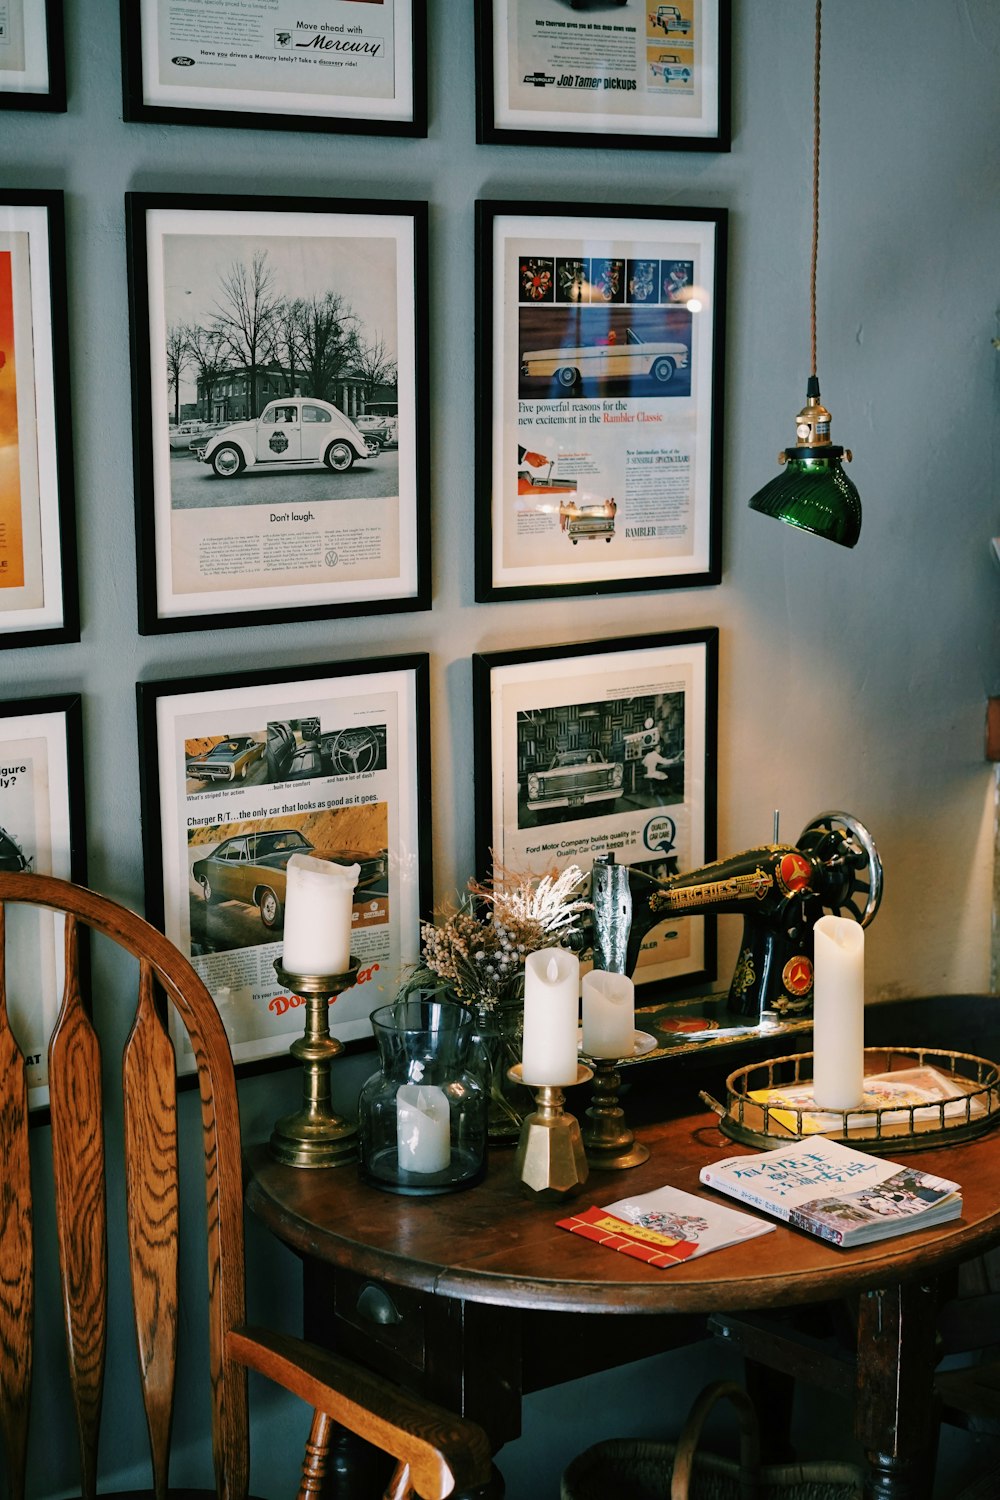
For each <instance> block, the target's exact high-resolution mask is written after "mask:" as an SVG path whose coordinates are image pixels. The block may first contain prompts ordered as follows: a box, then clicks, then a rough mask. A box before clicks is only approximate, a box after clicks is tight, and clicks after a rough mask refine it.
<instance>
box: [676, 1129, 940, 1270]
mask: <svg viewBox="0 0 1000 1500" xmlns="http://www.w3.org/2000/svg"><path fill="white" fill-rule="evenodd" d="M701 1181H702V1182H703V1183H705V1185H706V1186H707V1187H711V1188H715V1189H717V1191H719V1192H720V1193H727V1194H728V1195H729V1196H730V1197H732V1198H736V1199H738V1200H739V1201H740V1202H741V1203H745V1204H747V1205H748V1206H749V1207H752V1208H759V1209H762V1210H763V1211H764V1212H765V1213H769V1214H773V1215H774V1216H775V1217H776V1218H778V1219H782V1220H784V1222H785V1223H786V1224H792V1225H794V1226H795V1227H796V1228H798V1229H805V1230H808V1232H809V1233H810V1234H814V1235H816V1236H817V1237H818V1238H819V1239H822V1240H829V1242H830V1243H831V1244H833V1245H843V1246H849V1245H864V1244H867V1243H869V1242H870V1241H871V1240H881V1239H887V1238H888V1237H889V1236H890V1235H894V1234H910V1233H912V1232H913V1231H914V1230H917V1229H927V1228H929V1227H930V1226H931V1225H933V1224H943V1223H944V1222H945V1221H946V1220H947V1219H957V1218H958V1217H959V1216H960V1214H961V1212H962V1193H961V1189H960V1187H959V1185H958V1183H957V1182H950V1181H949V1180H948V1179H947V1178H945V1177H933V1176H931V1174H930V1173H929V1172H922V1171H921V1170H920V1168H919V1167H916V1166H904V1165H902V1164H901V1163H899V1162H895V1161H889V1160H887V1159H886V1158H885V1157H879V1156H870V1155H869V1154H868V1153H867V1152H865V1151H858V1150H856V1149H855V1148H854V1147H853V1146H844V1145H841V1143H840V1142H839V1141H830V1140H827V1139H826V1138H825V1137H824V1136H821V1135H817V1136H816V1137H814V1138H813V1139H812V1140H810V1141H796V1142H793V1143H791V1144H789V1145H787V1146H779V1147H778V1149H777V1150H775V1151H762V1152H759V1153H758V1154H757V1155H755V1156H753V1155H745V1156H727V1157H725V1158H724V1159H723V1160H721V1161H717V1162H713V1163H712V1164H711V1166H708V1167H702V1169H701Z"/></svg>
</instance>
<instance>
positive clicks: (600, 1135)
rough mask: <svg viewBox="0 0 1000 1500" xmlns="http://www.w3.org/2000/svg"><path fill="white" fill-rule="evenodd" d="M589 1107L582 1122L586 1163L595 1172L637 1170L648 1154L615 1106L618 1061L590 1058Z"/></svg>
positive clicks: (618, 1078) (619, 1078) (619, 1109)
mask: <svg viewBox="0 0 1000 1500" xmlns="http://www.w3.org/2000/svg"><path fill="white" fill-rule="evenodd" d="M591 1062H592V1063H593V1065H594V1093H593V1103H592V1104H591V1106H590V1108H589V1109H588V1110H587V1113H586V1116H585V1117H584V1122H583V1131H582V1135H583V1145H584V1150H585V1151H586V1153H587V1161H588V1163H589V1165H590V1166H591V1167H593V1168H594V1169H595V1170H596V1171H599V1172H608V1171H621V1170H622V1169H623V1168H625V1167H638V1166H640V1165H641V1164H642V1163H643V1162H644V1161H648V1160H649V1150H648V1148H647V1147H646V1146H642V1145H640V1144H639V1142H638V1141H637V1140H636V1138H635V1136H634V1135H633V1134H632V1132H631V1130H630V1129H629V1128H628V1126H627V1125H626V1123H625V1111H624V1110H623V1109H622V1107H621V1105H620V1104H619V1102H618V1090H619V1089H620V1088H621V1081H622V1080H621V1074H620V1073H619V1071H618V1058H616V1057H593V1058H591Z"/></svg>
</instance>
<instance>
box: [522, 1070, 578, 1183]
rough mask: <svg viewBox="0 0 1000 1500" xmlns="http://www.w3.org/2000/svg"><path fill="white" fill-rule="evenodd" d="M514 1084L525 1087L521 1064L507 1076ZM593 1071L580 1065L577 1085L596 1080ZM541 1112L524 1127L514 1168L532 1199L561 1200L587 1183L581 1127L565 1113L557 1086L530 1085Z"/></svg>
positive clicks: (564, 1098)
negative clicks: (592, 1079)
mask: <svg viewBox="0 0 1000 1500" xmlns="http://www.w3.org/2000/svg"><path fill="white" fill-rule="evenodd" d="M507 1076H508V1078H510V1079H512V1080H513V1082H514V1083H524V1077H523V1074H522V1071H521V1064H520V1063H516V1064H515V1065H514V1067H512V1068H511V1069H510V1070H509V1072H508V1074H507ZM593 1076H594V1075H593V1073H592V1071H591V1070H590V1068H587V1067H584V1065H583V1063H578V1064H577V1069H576V1079H575V1082H576V1083H586V1082H587V1080H588V1079H589V1078H593ZM528 1087H529V1088H530V1089H531V1090H532V1091H533V1093H534V1095H535V1103H536V1104H537V1106H538V1108H537V1109H536V1111H535V1112H534V1114H530V1115H527V1116H526V1117H525V1119H524V1121H523V1123H522V1125H521V1137H520V1140H519V1141H518V1144H517V1155H516V1156H515V1158H514V1167H515V1170H516V1172H517V1175H518V1177H519V1178H520V1180H521V1190H522V1192H523V1193H525V1194H526V1196H527V1197H529V1198H539V1199H542V1200H557V1201H558V1200H561V1199H563V1198H569V1197H571V1196H572V1195H573V1193H576V1192H579V1190H580V1188H582V1187H583V1184H584V1183H585V1182H586V1180H587V1176H588V1168H587V1157H586V1154H585V1153H584V1149H583V1139H582V1136H581V1133H580V1125H579V1122H578V1121H577V1119H576V1118H575V1116H573V1115H568V1114H566V1113H565V1112H564V1110H563V1104H564V1103H565V1102H566V1095H565V1094H564V1093H563V1090H562V1089H561V1088H560V1087H558V1086H557V1085H555V1084H549V1083H544V1084H538V1085H536V1084H529V1085H528Z"/></svg>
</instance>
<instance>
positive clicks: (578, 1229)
mask: <svg viewBox="0 0 1000 1500" xmlns="http://www.w3.org/2000/svg"><path fill="white" fill-rule="evenodd" d="M557 1227H558V1228H559V1229H568V1230H569V1231H570V1232H571V1233H572V1234H581V1235H583V1236H584V1238H585V1239H588V1240H595V1241H596V1242H597V1243H598V1244H599V1245H606V1246H607V1248H608V1249H609V1250H617V1251H618V1252H619V1254H621V1255H630V1256H631V1257H632V1258H633V1259H634V1260H643V1261H646V1263H647V1264H648V1265H652V1266H674V1265H677V1264H678V1263H679V1262H680V1261H683V1260H694V1258H695V1256H697V1255H707V1254H708V1252H709V1251H710V1250H723V1249H725V1247H726V1246H727V1245H735V1244H739V1243H741V1242H742V1241H743V1240H749V1239H754V1238H756V1236H757V1235H759V1234H767V1232H768V1230H771V1229H773V1228H774V1225H773V1224H765V1223H764V1222H763V1221H762V1220H761V1219H756V1218H754V1216H753V1215H752V1214H744V1213H740V1211H739V1210H738V1209H735V1208H723V1207H722V1206H721V1205H720V1204H718V1203H712V1202H710V1201H709V1200H708V1199H707V1198H696V1197H695V1195H694V1194H693V1193H685V1192H683V1191H682V1189H680V1188H673V1187H662V1188H656V1189H654V1191H653V1192H651V1193H639V1194H636V1195H635V1196H633V1197H631V1198H619V1199H618V1201H617V1202H615V1203H609V1204H608V1206H607V1207H606V1208H586V1209H583V1210H582V1212H580V1213H574V1214H570V1215H569V1217H568V1218H565V1219H560V1220H559V1221H558V1226H557Z"/></svg>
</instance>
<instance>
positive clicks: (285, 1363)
mask: <svg viewBox="0 0 1000 1500" xmlns="http://www.w3.org/2000/svg"><path fill="white" fill-rule="evenodd" d="M18 904H25V905H29V906H33V907H43V908H47V909H49V910H51V911H54V912H56V913H61V914H63V916H64V917H65V924H64V928H65V931H64V941H65V956H66V961H65V982H64V989H63V996H62V1003H61V1007H60V1010H59V1014H58V1017H57V1019H56V1022H55V1025H54V1027H53V1030H52V1033H51V1037H50V1039H49V1069H48V1072H49V1078H48V1083H49V1095H50V1104H49V1108H50V1119H51V1143H52V1171H53V1188H54V1193H55V1205H56V1234H57V1241H58V1262H59V1272H60V1281H61V1292H62V1310H63V1317H64V1325H65V1332H66V1340H67V1350H68V1357H69V1372H70V1387H71V1395H72V1404H73V1408H74V1417H75V1426H76V1435H77V1441H78V1444H79V1450H80V1470H81V1487H82V1493H83V1495H84V1496H86V1497H88V1500H89V1497H90V1496H93V1495H96V1494H97V1493H98V1438H99V1433H100V1424H101V1411H102V1402H103V1393H104V1383H105V1365H106V1359H107V1352H108V1299H107V1283H108V1266H109V1250H108V1214H107V1202H106V1199H107V1187H106V1174H105V1165H106V1145H105V1127H104V1084H103V1080H102V1068H101V1052H100V1042H99V1039H98V1034H97V1031H96V1029H95V1026H94V1024H93V1021H92V1019H91V1017H90V1015H89V1013H88V1010H87V1007H86V1006H85V1004H84V1002H83V997H82V987H81V980H80V958H79V935H78V934H79V925H80V924H81V923H82V924H83V925H84V926H86V927H89V928H90V929H92V930H93V931H95V932H97V933H100V934H102V935H103V936H104V937H106V938H108V939H110V940H111V941H112V942H113V943H115V944H117V945H118V947H120V948H122V949H124V950H125V951H126V952H127V953H129V954H131V955H132V957H133V958H134V959H135V960H136V961H137V963H138V1001H137V1004H136V1009H135V1015H134V1019H133V1021H132V1025H131V1030H130V1032H129V1035H128V1038H127V1040H126V1043H125V1047H124V1056H123V1064H122V1085H123V1144H124V1150H125V1200H126V1219H127V1234H128V1248H127V1256H128V1261H129V1268H130V1273H131V1286H132V1303H133V1314H134V1324H135V1334H136V1340H137V1349H138V1354H139V1377H140V1381H141V1387H142V1396H143V1404H144V1408H145V1412H146V1418H147V1426H148V1429H149V1439H150V1457H151V1466H152V1475H153V1492H155V1494H156V1496H157V1497H159V1500H162V1497H165V1496H166V1495H167V1494H168V1493H169V1490H168V1478H167V1472H168V1460H169V1438H170V1425H171V1417H172V1413H173V1405H174V1385H175V1380H176V1370H177V1342H178V1322H179V1318H178V1307H179V1298H180V1290H181V1288H180V1285H179V1271H178V1266H179V1257H178V1239H179V1221H180V1215H179V1203H180V1191H181V1186H182V1173H181V1171H180V1168H179V1162H178V1138H177V1136H178V1132H177V1085H176V1063H175V1056H174V1050H173V1044H172V1043H171V1041H170V1038H169V1035H168V1032H167V1028H166V1025H165V1023H164V1019H163V1016H162V1013H161V1005H160V1001H159V996H160V994H161V993H162V994H163V995H165V996H166V998H167V1000H168V1001H169V1003H170V1004H171V1005H172V1006H173V1007H174V1009H175V1011H176V1012H177V1014H178V1015H179V1016H180V1017H181V1019H182V1021H183V1024H184V1026H185V1028H186V1030H187V1034H188V1037H189V1038H190V1042H191V1046H192V1048H193V1051H194V1055H195V1060H196V1063H197V1071H198V1087H199V1095H200V1109H201V1138H202V1146H203V1158H204V1163H203V1165H204V1193H205V1207H206V1219H205V1242H206V1247H207V1257H208V1306H207V1308H206V1316H207V1319H208V1330H209V1332H208V1363H209V1389H210V1402H209V1409H210V1416H211V1436H212V1453H213V1464H214V1471H215V1472H214V1492H215V1493H216V1494H217V1495H218V1496H220V1497H226V1500H230V1497H231V1500H243V1497H245V1496H246V1494H247V1488H248V1475H249V1417H248V1407H247V1378H246V1369H247V1368H252V1369H255V1370H257V1371H259V1372H261V1373H262V1374H264V1375H266V1376H268V1377H269V1378H271V1379H273V1380H275V1381H277V1382H278V1383H279V1384H281V1385H283V1386H284V1387H285V1388H286V1389H288V1390H290V1391H292V1392H293V1393H295V1394H296V1395H298V1396H299V1397H301V1398H302V1399H303V1400H304V1401H305V1402H306V1403H307V1405H310V1406H312V1407H313V1408H314V1415H313V1423H312V1428H311V1431H310V1438H309V1443H308V1445H307V1449H306V1458H305V1461H304V1463H303V1474H302V1480H301V1487H300V1490H299V1493H300V1495H305V1494H306V1493H315V1492H316V1489H315V1486H316V1485H317V1484H318V1482H319V1480H320V1478H321V1476H322V1474H323V1471H324V1468H325V1464H326V1455H327V1450H328V1446H329V1441H330V1437H331V1423H332V1422H337V1423H339V1424H342V1425H343V1426H345V1427H347V1428H349V1429H350V1430H351V1431H353V1432H356V1433H358V1434H359V1435H361V1436H362V1437H365V1438H366V1439H367V1440H368V1441H370V1442H372V1443H374V1444H375V1445H376V1446H378V1447H380V1448H382V1449H383V1451H384V1452H386V1453H388V1454H391V1455H392V1456H393V1458H394V1459H395V1460H396V1472H395V1476H394V1481H393V1483H394V1486H395V1487H394V1488H393V1490H392V1493H393V1495H394V1496H398V1497H400V1500H405V1497H408V1496H417V1495H419V1496H422V1497H424V1500H444V1497H445V1496H447V1495H448V1494H450V1493H451V1491H452V1489H453V1488H454V1486H455V1484H456V1482H459V1483H463V1484H464V1483H476V1482H479V1481H481V1480H482V1479H483V1478H485V1476H487V1475H488V1473H489V1458H490V1455H489V1448H488V1444H487V1440H486V1437H485V1434H483V1433H482V1431H481V1430H480V1429H479V1428H477V1427H475V1426H474V1425H473V1424H471V1423H467V1422H463V1421H461V1420H460V1419H458V1418H457V1417H455V1416H453V1415H452V1414H451V1413H449V1412H447V1411H444V1410H443V1409H441V1408H438V1407H435V1406H432V1405H431V1404H430V1403H427V1402H424V1401H421V1400H418V1399H417V1398H414V1397H411V1396H408V1395H406V1394H405V1393H403V1392H402V1391H400V1390H399V1389H398V1387H396V1386H394V1385H392V1384H391V1383H390V1382H388V1381H385V1380H383V1379H381V1378H380V1377H378V1376H374V1375H371V1374H369V1373H368V1372H366V1371H364V1370H363V1369H361V1368H360V1367H359V1366H357V1365H355V1364H353V1363H351V1362H349V1361H346V1360H342V1359H338V1358H336V1357H334V1356H332V1355H329V1354H326V1353H325V1352H324V1351H322V1350H319V1349H316V1348H314V1347H313V1346H311V1345H308V1344H305V1343H303V1342H302V1341H300V1340H297V1339H291V1338H288V1337H285V1336H283V1335H278V1334H272V1333H269V1332H267V1331H265V1330H260V1329H249V1328H247V1327H246V1326H245V1268H244V1238H243V1184H242V1160H241V1149H240V1122H239V1105H238V1099H237V1092H236V1081H235V1075H234V1071H233V1062H232V1054H231V1052H230V1048H229V1042H228V1039H227V1036H226V1032H225V1028H224V1026H223V1024H222V1021H221V1018H220V1016H219V1013H218V1010H217V1009H216V1006H215V1003H214V1001H213V1000H212V997H211V995H210V994H209V992H208V990H207V989H206V988H205V986H204V984H203V982H202V980H201V979H200V978H199V976H198V974H197V973H196V971H195V970H194V968H193V967H192V966H191V964H190V963H189V962H188V960H187V959H186V958H185V957H184V956H183V955H182V954H181V953H180V952H179V950H178V949H177V948H175V947H174V945H173V944H172V943H171V942H169V940H168V939H167V938H166V937H164V935H163V934H162V933H160V932H158V931H157V930H156V929H155V928H153V927H152V926H150V924H149V923H147V922H146V921H144V920H143V918H141V917H139V916H137V915H136V914H135V913H133V912H131V911H128V910H127V909H126V908H125V907H122V906H120V905H119V904H118V903H116V902H114V901H111V900H108V899H107V898H105V897H103V896H100V895H98V894H97V893H96V892H93V891H89V890H87V889H85V888H83V887H81V886H77V885H73V884H71V883H70V882H68V881H63V880H59V879H56V878H54V877H50V876H43V875H32V874H13V873H0V1079H2V1080H3V1090H2V1094H0V1161H2V1167H0V1428H2V1432H3V1438H4V1445H5V1449H6V1457H7V1469H8V1477H9V1483H10V1493H11V1495H12V1496H14V1497H15V1500H17V1497H22V1496H24V1494H25V1493H26V1491H27V1467H28V1422H29V1412H30V1398H31V1383H32V1357H33V1334H34V1267H33V1245H32V1240H33V1232H32V1223H33V1207H34V1205H33V1197H32V1191H33V1189H32V1178H31V1162H30V1152H29V1131H28V1105H27V1084H26V1074H25V1059H24V1055H23V1053H22V1051H21V1048H20V1047H19V1045H18V1042H17V1040H16V1038H15V1035H14V1032H13V1031H12V1029H11V1025H10V1018H9V1006H8V993H13V991H14V989H15V987H20V985H21V984H22V983H23V982H24V976H21V975H11V976H8V975H7V974H6V943H5V936H6V920H7V918H6V912H7V908H8V906H11V905H18ZM207 1425H208V1424H207V1423H206V1427H207ZM53 1441H59V1438H58V1435H56V1436H54V1437H53Z"/></svg>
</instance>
